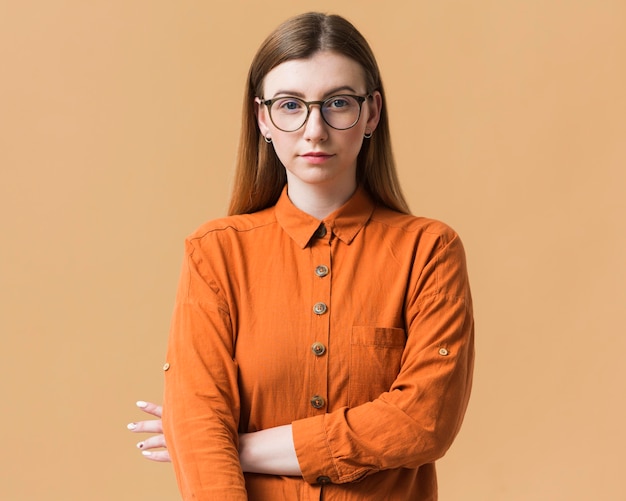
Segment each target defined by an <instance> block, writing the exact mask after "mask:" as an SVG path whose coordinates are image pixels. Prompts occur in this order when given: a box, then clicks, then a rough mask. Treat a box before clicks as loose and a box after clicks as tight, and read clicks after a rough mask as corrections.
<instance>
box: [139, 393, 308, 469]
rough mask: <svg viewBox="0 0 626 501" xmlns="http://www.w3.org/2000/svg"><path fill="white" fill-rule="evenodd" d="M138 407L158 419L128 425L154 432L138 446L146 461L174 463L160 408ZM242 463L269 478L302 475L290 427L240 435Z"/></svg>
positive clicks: (140, 430) (149, 405)
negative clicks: (269, 476) (164, 432)
mask: <svg viewBox="0 0 626 501" xmlns="http://www.w3.org/2000/svg"><path fill="white" fill-rule="evenodd" d="M137 407H139V408H140V409H141V410H142V411H144V412H146V413H147V414H150V415H152V416H154V417H156V418H157V419H148V420H144V421H137V422H135V423H130V424H128V429H129V430H130V431H132V432H133V433H153V434H154V435H152V436H150V437H148V438H146V439H145V440H142V441H141V442H139V443H138V444H137V448H138V449H141V453H142V454H143V456H144V457H145V458H146V459H149V460H151V461H157V462H161V463H167V462H170V461H171V458H170V455H169V452H168V450H167V444H166V443H165V436H164V435H163V426H162V422H161V414H162V411H163V409H162V408H161V406H160V405H156V404H153V403H151V402H143V401H139V402H137ZM239 461H240V462H241V468H242V470H243V471H244V472H248V473H265V474H269V475H292V476H301V475H302V472H301V471H300V465H299V463H298V458H297V456H296V450H295V447H294V444H293V438H292V433H291V425H285V426H278V427H276V428H268V429H266V430H261V431H257V432H255V433H241V434H240V435H239Z"/></svg>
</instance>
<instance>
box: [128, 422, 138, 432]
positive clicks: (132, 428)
mask: <svg viewBox="0 0 626 501" xmlns="http://www.w3.org/2000/svg"><path fill="white" fill-rule="evenodd" d="M126 428H128V429H129V430H134V429H135V428H137V425H136V424H135V423H128V424H127V425H126Z"/></svg>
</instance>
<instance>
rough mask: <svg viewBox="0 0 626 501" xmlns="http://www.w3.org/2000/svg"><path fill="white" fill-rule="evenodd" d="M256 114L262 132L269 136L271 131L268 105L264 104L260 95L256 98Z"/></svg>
mask: <svg viewBox="0 0 626 501" xmlns="http://www.w3.org/2000/svg"><path fill="white" fill-rule="evenodd" d="M254 114H255V115H256V121H257V124H258V125H259V130H260V131H261V134H263V136H266V137H267V135H268V134H269V133H270V117H269V115H268V112H267V106H265V105H264V104H262V103H261V100H260V99H259V98H258V97H257V98H255V99H254Z"/></svg>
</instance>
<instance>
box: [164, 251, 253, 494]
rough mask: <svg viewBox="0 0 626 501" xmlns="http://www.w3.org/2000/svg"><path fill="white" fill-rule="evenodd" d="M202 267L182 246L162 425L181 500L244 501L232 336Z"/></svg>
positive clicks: (222, 303) (196, 255) (199, 256)
mask: <svg viewBox="0 0 626 501" xmlns="http://www.w3.org/2000/svg"><path fill="white" fill-rule="evenodd" d="M207 267H208V263H207V261H206V259H204V258H203V257H202V252H201V251H200V250H199V249H198V248H197V247H196V245H195V244H194V242H193V241H187V243H186V255H185V259H184V262H183V267H182V273H181V278H180V283H179V287H178V293H177V298H176V304H175V309H174V315H173V320H172V325H171V331H170V337H169V343H168V350H167V360H166V362H167V363H166V365H165V367H164V369H166V370H165V397H164V407H163V409H164V414H163V427H164V433H165V438H166V441H167V445H168V449H169V451H170V455H171V457H172V462H173V464H174V469H175V472H176V477H177V481H178V484H179V488H180V491H181V493H182V498H183V499H184V500H191V499H193V500H212V499H221V500H227V501H240V500H242V501H243V500H246V499H247V495H246V490H245V483H244V477H243V473H242V471H241V466H240V462H239V454H238V434H237V430H238V424H239V422H238V420H239V405H240V404H239V390H238V386H237V364H236V362H235V360H234V342H235V341H234V334H233V329H232V326H231V322H230V316H229V311H228V306H227V303H226V301H225V300H224V299H223V296H222V294H221V291H220V288H219V286H218V284H217V283H216V282H215V281H212V280H211V279H210V276H211V274H210V272H209V271H208V270H207Z"/></svg>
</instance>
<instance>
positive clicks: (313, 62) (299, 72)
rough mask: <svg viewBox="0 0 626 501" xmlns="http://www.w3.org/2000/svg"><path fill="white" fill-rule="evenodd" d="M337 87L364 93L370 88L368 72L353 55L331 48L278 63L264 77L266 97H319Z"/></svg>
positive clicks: (342, 89)
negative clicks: (287, 95) (366, 79)
mask: <svg viewBox="0 0 626 501" xmlns="http://www.w3.org/2000/svg"><path fill="white" fill-rule="evenodd" d="M337 89H341V91H342V92H350V90H351V91H352V92H356V93H357V94H364V93H365V92H367V89H366V88H365V74H364V70H363V68H362V66H361V65H360V64H359V63H357V62H356V61H355V60H354V59H351V58H349V57H347V56H344V55H342V54H338V53H336V52H330V51H323V52H316V53H315V54H314V55H313V56H311V57H310V58H307V59H293V60H291V61H286V62H284V63H282V64H279V65H278V66H276V67H275V68H273V69H272V70H271V71H270V72H269V73H268V74H267V75H266V76H265V79H264V81H263V97H265V98H266V99H270V98H272V97H274V96H276V95H277V94H290V95H295V96H298V97H299V96H302V97H305V98H307V99H318V98H320V97H323V96H326V95H328V93H331V92H333V91H335V90H337Z"/></svg>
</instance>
